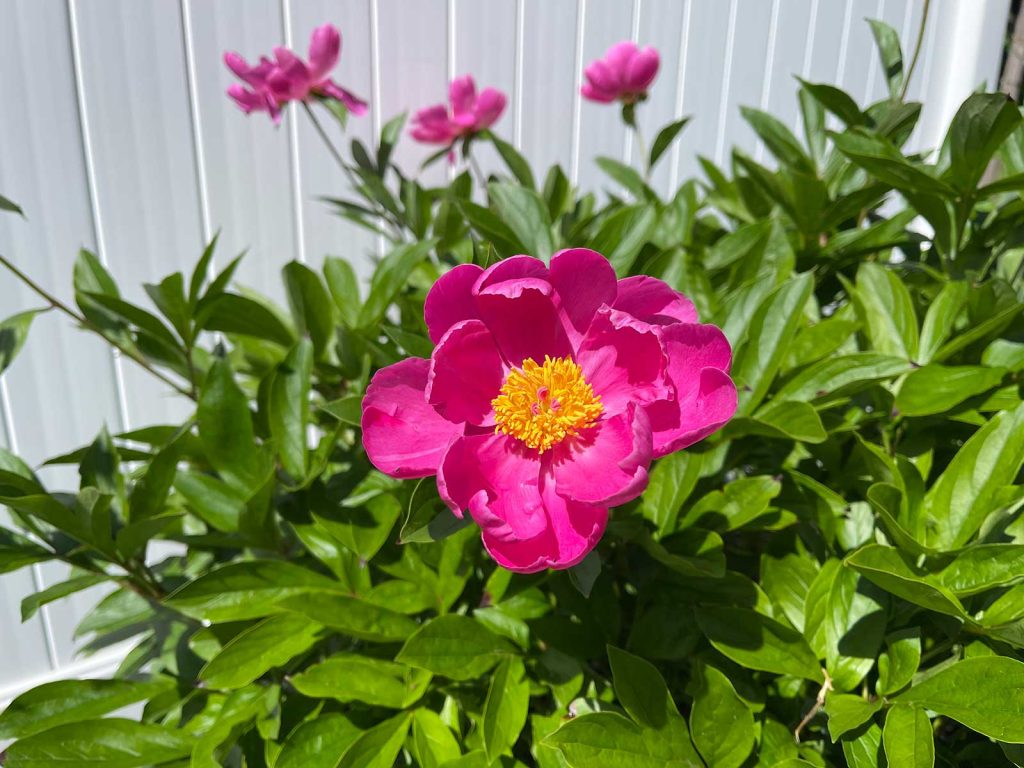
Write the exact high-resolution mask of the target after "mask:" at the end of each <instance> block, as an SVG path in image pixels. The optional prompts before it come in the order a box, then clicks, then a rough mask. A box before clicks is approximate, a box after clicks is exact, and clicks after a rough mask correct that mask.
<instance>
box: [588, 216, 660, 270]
mask: <svg viewBox="0 0 1024 768" xmlns="http://www.w3.org/2000/svg"><path fill="white" fill-rule="evenodd" d="M657 224H658V211H657V209H656V208H655V207H654V206H653V205H628V206H625V207H623V208H621V209H620V210H618V211H616V212H615V213H613V214H612V215H611V216H608V217H607V218H606V219H605V220H604V222H603V223H602V224H601V227H600V229H598V231H597V234H595V235H594V237H593V238H592V239H591V241H590V243H589V246H588V247H590V248H592V249H593V250H595V251H597V252H598V253H603V254H604V255H605V256H607V257H608V261H609V262H611V265H612V267H614V268H615V274H616V275H618V276H619V277H625V276H626V275H628V274H629V271H630V270H631V269H632V268H633V264H634V262H635V261H636V258H637V256H638V255H639V254H640V249H641V248H643V247H644V244H645V243H646V242H647V241H648V240H649V239H650V237H651V234H652V233H653V232H654V228H655V227H656V226H657Z"/></svg>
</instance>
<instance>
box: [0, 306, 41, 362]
mask: <svg viewBox="0 0 1024 768" xmlns="http://www.w3.org/2000/svg"><path fill="white" fill-rule="evenodd" d="M45 311H46V310H43V309H32V310H29V311H28V312H19V313H18V314H16V315H11V316H10V317H8V318H7V319H6V320H4V321H3V322H0V374H2V373H3V372H4V371H6V370H7V369H8V368H9V367H10V365H11V363H13V362H14V358H15V357H17V356H18V353H19V352H20V351H21V348H22V347H23V346H25V341H26V340H27V339H28V329H29V326H31V325H32V320H33V318H35V316H36V315H38V314H39V313H41V312H45Z"/></svg>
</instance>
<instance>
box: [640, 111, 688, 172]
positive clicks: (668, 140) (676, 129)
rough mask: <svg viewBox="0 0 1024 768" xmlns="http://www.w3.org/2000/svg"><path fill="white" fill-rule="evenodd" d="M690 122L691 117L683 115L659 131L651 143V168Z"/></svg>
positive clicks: (649, 164)
mask: <svg viewBox="0 0 1024 768" xmlns="http://www.w3.org/2000/svg"><path fill="white" fill-rule="evenodd" d="M688 122H690V118H688V117H683V118H680V119H679V120H675V121H673V122H671V123H669V124H668V125H666V126H665V127H664V128H662V129H661V130H660V131H658V135H657V136H655V137H654V143H653V144H651V158H650V160H649V161H648V167H649V168H654V166H655V165H657V164H658V160H660V159H661V156H662V155H663V154H665V150H667V149H668V148H669V147H671V146H672V142H673V141H675V140H676V136H678V135H679V133H680V131H682V130H683V128H685V127H686V124H687V123H688Z"/></svg>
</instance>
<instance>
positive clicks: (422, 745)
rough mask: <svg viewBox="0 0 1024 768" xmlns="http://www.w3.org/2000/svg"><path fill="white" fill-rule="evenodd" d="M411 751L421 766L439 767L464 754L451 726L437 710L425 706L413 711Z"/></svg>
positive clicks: (421, 767)
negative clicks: (433, 710) (446, 723)
mask: <svg viewBox="0 0 1024 768" xmlns="http://www.w3.org/2000/svg"><path fill="white" fill-rule="evenodd" d="M409 751H410V752H412V756H413V759H414V760H415V761H416V764H417V765H419V766H420V768H439V766H441V765H443V764H445V763H447V762H448V761H450V760H457V759H459V757H460V756H461V755H462V752H461V751H460V750H459V743H458V742H457V741H456V740H455V735H454V734H453V733H452V730H451V728H449V727H448V726H447V725H445V723H444V720H442V719H441V717H440V716H439V715H437V714H436V713H435V712H432V711H431V710H429V709H423V708H420V709H417V710H416V711H415V712H413V716H412V742H411V744H410V746H409Z"/></svg>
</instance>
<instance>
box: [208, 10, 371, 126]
mask: <svg viewBox="0 0 1024 768" xmlns="http://www.w3.org/2000/svg"><path fill="white" fill-rule="evenodd" d="M340 55H341V33H340V32H338V30H337V28H336V27H334V26H333V25H331V24H324V25H323V26H320V27H317V28H316V29H314V30H313V35H312V37H311V38H310V41H309V62H308V63H307V62H305V61H303V60H302V58H301V57H299V56H296V55H295V53H293V52H292V51H290V50H289V49H287V48H284V47H281V46H278V47H276V48H274V58H273V59H269V58H267V57H266V56H262V57H260V61H259V63H258V64H256V65H255V66H250V65H249V63H248V62H247V61H246V60H245V59H244V58H242V56H240V55H239V54H237V53H225V54H224V63H225V64H227V66H228V69H230V70H231V71H232V72H233V73H234V74H235V75H236V76H237V77H238V78H239V79H240V80H241V81H242V82H243V83H245V85H239V84H238V83H235V84H234V85H232V86H231V87H230V88H228V96H230V97H231V98H232V99H234V100H235V103H237V104H238V106H239V107H241V108H242V110H243V111H244V112H245V113H246V114H250V113H252V112H267V113H269V114H270V117H271V118H272V119H273V121H274V122H275V123H277V122H280V120H281V107H283V106H284V105H285V104H287V103H288V102H289V101H307V100H308V99H310V98H311V97H314V96H325V97H327V98H332V99H337V100H338V101H340V102H342V103H343V104H344V105H345V106H346V107H347V108H348V109H349V111H350V112H352V113H353V114H355V115H362V114H365V113H366V102H365V101H363V100H362V99H360V98H358V97H357V96H355V95H353V94H352V93H351V92H350V91H348V90H346V89H344V88H342V87H341V86H340V85H338V84H337V83H336V82H334V81H333V80H331V78H330V72H331V70H332V69H334V66H335V64H337V63H338V57H339V56H340Z"/></svg>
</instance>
